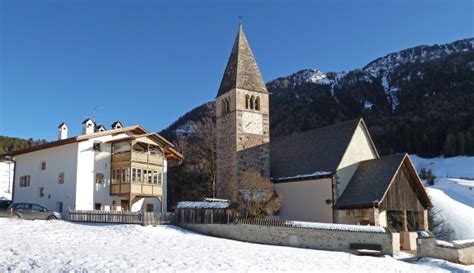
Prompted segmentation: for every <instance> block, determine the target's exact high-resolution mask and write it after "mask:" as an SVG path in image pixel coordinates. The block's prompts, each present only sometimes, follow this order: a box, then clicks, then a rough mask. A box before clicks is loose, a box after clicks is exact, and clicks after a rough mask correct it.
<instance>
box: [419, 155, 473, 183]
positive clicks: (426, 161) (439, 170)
mask: <svg viewBox="0 0 474 273" xmlns="http://www.w3.org/2000/svg"><path fill="white" fill-rule="evenodd" d="M410 158H411V160H412V161H413V164H414V165H415V167H416V169H417V170H418V172H419V171H420V170H421V169H422V168H424V169H425V170H426V171H428V170H429V169H431V171H433V174H434V175H435V176H436V177H438V178H443V177H444V178H446V177H454V178H465V179H470V180H474V156H455V157H447V158H444V157H436V158H422V157H419V156H416V155H410Z"/></svg>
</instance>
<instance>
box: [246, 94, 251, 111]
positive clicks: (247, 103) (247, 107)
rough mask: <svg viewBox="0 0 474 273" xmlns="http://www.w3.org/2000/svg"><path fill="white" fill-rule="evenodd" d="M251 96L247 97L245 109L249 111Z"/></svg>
mask: <svg viewBox="0 0 474 273" xmlns="http://www.w3.org/2000/svg"><path fill="white" fill-rule="evenodd" d="M249 99H250V97H249V95H245V109H249Z"/></svg>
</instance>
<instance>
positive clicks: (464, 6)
mask: <svg viewBox="0 0 474 273" xmlns="http://www.w3.org/2000/svg"><path fill="white" fill-rule="evenodd" d="M473 14H474V6H473V1H470V0H467V1H458V0H454V1H436V0H434V1H428V0H426V1H408V0H406V1H380V0H378V1H365V0H362V1H337V0H336V1H290V0H288V1H263V0H257V1H239V2H237V1H218V0H216V1H151V0H150V1H147V0H138V1H132V0H130V1H125V0H118V1H112V0H110V1H105V0H104V1H100V0H94V1H92V0H91V1H86V0H77V1H74V0H72V1H59V0H43V1H40V0H33V1H24V0H0V22H1V25H0V35H1V36H0V135H8V136H15V137H23V138H28V137H33V138H45V139H49V140H54V139H55V138H56V127H57V125H58V124H59V123H60V122H62V121H65V122H66V123H67V124H68V126H69V130H70V135H77V134H79V133H80V123H81V122H82V120H84V119H85V118H86V117H88V116H91V115H92V112H93V108H94V107H95V106H98V107H100V108H101V110H100V111H99V116H98V118H97V121H98V123H103V124H105V125H106V126H107V127H109V125H110V123H112V122H113V121H114V120H121V121H122V122H123V123H124V125H132V124H141V125H143V126H144V127H145V128H147V129H149V130H151V131H159V130H161V129H163V128H165V127H167V126H168V125H170V124H171V123H172V122H173V121H175V120H176V119H177V118H178V117H180V116H181V115H183V114H185V113H186V112H187V111H189V110H191V109H192V108H194V107H196V106H198V105H200V104H202V103H204V102H207V101H210V100H213V99H214V97H215V95H216V92H217V89H218V87H219V83H220V80H221V78H222V74H223V72H224V68H225V65H226V62H227V58H228V56H229V54H230V50H231V47H232V44H233V42H234V38H235V35H236V31H237V16H239V15H241V16H244V19H243V22H244V29H245V32H246V35H247V38H248V39H249V42H250V45H251V47H252V49H253V51H254V54H255V55H256V58H257V62H258V64H259V66H260V70H261V72H262V75H263V77H264V80H265V81H269V80H271V79H274V78H276V77H279V76H285V75H288V74H291V73H293V72H296V71H298V70H300V69H304V68H318V69H321V70H322V71H342V70H350V69H354V68H359V67H362V66H364V65H365V64H367V63H368V62H370V61H371V60H373V59H375V58H377V57H381V56H383V55H385V54H388V53H390V52H394V51H398V50H401V49H405V48H408V47H412V46H417V45H421V44H436V43H438V44H442V43H448V42H452V41H455V40H458V39H462V38H467V37H473V36H474V35H473V33H474V30H473V16H474V15H473Z"/></svg>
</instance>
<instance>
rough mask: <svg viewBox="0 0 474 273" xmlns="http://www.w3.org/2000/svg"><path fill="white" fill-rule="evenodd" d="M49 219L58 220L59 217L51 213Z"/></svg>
mask: <svg viewBox="0 0 474 273" xmlns="http://www.w3.org/2000/svg"><path fill="white" fill-rule="evenodd" d="M48 220H58V218H57V217H56V216H54V215H50V216H49V217H48Z"/></svg>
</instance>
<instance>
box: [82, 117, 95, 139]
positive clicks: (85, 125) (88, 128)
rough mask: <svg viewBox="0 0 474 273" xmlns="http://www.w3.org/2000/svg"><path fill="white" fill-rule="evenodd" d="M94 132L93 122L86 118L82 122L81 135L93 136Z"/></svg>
mask: <svg viewBox="0 0 474 273" xmlns="http://www.w3.org/2000/svg"><path fill="white" fill-rule="evenodd" d="M94 131H95V122H94V121H93V120H92V119H91V118H87V119H85V120H84V121H83V122H82V134H83V135H88V134H93V133H94Z"/></svg>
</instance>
